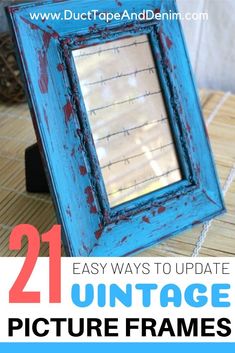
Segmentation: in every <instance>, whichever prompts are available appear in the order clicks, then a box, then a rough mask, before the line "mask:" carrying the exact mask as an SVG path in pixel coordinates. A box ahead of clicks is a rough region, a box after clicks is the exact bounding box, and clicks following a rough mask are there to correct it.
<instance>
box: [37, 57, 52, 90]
mask: <svg viewBox="0 0 235 353" xmlns="http://www.w3.org/2000/svg"><path fill="white" fill-rule="evenodd" d="M38 59H39V70H40V75H39V82H38V84H39V88H40V91H41V92H42V93H43V94H45V93H47V92H48V81H49V80H48V72H47V69H48V61H47V56H46V53H45V51H42V50H39V52H38Z"/></svg>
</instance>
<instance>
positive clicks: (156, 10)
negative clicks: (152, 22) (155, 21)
mask: <svg viewBox="0 0 235 353" xmlns="http://www.w3.org/2000/svg"><path fill="white" fill-rule="evenodd" d="M153 12H154V15H156V14H157V13H160V12H161V11H160V9H159V8H156V9H155V10H154V11H153Z"/></svg>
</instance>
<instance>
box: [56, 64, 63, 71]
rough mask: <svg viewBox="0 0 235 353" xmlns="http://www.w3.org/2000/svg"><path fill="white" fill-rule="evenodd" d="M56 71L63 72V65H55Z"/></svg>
mask: <svg viewBox="0 0 235 353" xmlns="http://www.w3.org/2000/svg"><path fill="white" fill-rule="evenodd" d="M57 70H58V71H59V72H61V71H64V65H63V64H61V63H60V64H58V65H57Z"/></svg>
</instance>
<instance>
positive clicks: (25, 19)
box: [20, 16, 40, 30]
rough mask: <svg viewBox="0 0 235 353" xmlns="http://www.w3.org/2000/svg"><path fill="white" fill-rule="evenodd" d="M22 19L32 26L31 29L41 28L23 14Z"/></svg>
mask: <svg viewBox="0 0 235 353" xmlns="http://www.w3.org/2000/svg"><path fill="white" fill-rule="evenodd" d="M20 18H21V20H22V21H23V22H24V23H26V24H27V25H29V26H30V28H31V29H33V30H37V29H40V28H39V27H38V26H37V25H35V24H34V23H32V22H30V21H29V20H27V18H24V17H22V16H20Z"/></svg>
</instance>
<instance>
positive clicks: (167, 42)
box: [166, 36, 173, 49]
mask: <svg viewBox="0 0 235 353" xmlns="http://www.w3.org/2000/svg"><path fill="white" fill-rule="evenodd" d="M166 45H167V48H168V49H171V47H172V45H173V42H172V41H171V40H170V38H169V37H168V36H166Z"/></svg>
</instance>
